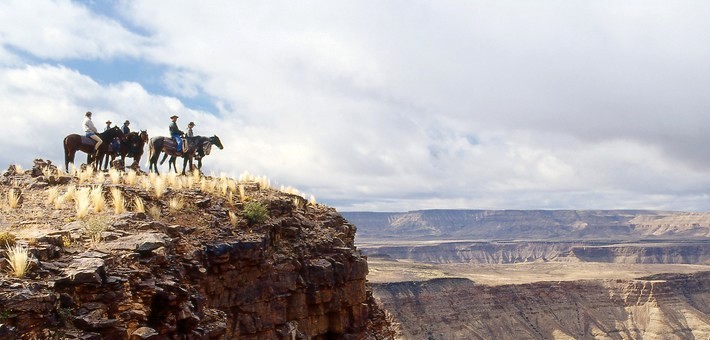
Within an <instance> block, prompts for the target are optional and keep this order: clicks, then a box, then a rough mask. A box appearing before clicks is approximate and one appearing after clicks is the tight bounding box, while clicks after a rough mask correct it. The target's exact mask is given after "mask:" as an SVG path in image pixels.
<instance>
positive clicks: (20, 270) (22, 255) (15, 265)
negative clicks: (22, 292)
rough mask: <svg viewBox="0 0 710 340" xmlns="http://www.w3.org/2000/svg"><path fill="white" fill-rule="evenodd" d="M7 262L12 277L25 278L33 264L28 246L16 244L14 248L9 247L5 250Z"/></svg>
mask: <svg viewBox="0 0 710 340" xmlns="http://www.w3.org/2000/svg"><path fill="white" fill-rule="evenodd" d="M5 254H6V256H7V259H6V260H7V262H8V263H10V271H11V273H12V276H14V277H17V278H23V277H25V274H27V271H28V270H29V269H30V265H31V264H32V255H31V254H30V250H29V248H28V247H27V246H24V245H20V244H15V245H14V246H10V245H7V246H6V248H5Z"/></svg>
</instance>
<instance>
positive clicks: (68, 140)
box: [64, 126, 123, 172]
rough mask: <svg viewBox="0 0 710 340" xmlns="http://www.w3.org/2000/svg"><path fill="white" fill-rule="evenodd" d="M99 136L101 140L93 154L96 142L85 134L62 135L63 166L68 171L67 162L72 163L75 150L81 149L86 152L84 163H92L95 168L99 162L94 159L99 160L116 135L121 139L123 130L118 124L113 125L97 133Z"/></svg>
mask: <svg viewBox="0 0 710 340" xmlns="http://www.w3.org/2000/svg"><path fill="white" fill-rule="evenodd" d="M97 135H98V136H99V138H101V140H102V141H103V143H101V145H100V146H99V150H98V153H96V154H94V145H96V142H95V141H94V140H93V139H91V138H89V137H86V136H83V135H78V134H75V133H73V134H70V135H68V136H66V137H64V168H65V170H66V171H67V172H68V171H69V163H72V164H74V156H75V155H76V152H77V151H83V152H85V153H86V155H87V156H86V164H91V163H92V162H93V163H94V169H97V166H98V165H100V164H98V163H99V162H96V160H99V161H100V160H101V159H102V158H103V156H104V154H105V153H106V151H107V150H108V145H109V143H110V142H111V141H112V140H113V139H114V138H116V137H119V138H121V139H123V132H122V131H121V129H120V128H119V127H118V126H114V127H112V128H110V129H108V130H106V131H104V132H100V133H97Z"/></svg>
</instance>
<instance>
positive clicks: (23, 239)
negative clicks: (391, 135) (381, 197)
mask: <svg viewBox="0 0 710 340" xmlns="http://www.w3.org/2000/svg"><path fill="white" fill-rule="evenodd" d="M121 176H122V177H120V178H119V179H118V180H116V177H112V176H111V175H110V174H104V173H101V174H99V175H91V176H86V175H82V174H74V175H68V174H63V173H61V172H60V171H57V169H56V167H54V166H53V165H51V164H49V163H47V162H44V161H42V160H36V161H35V166H34V167H33V169H31V170H27V171H21V170H19V169H17V168H15V167H14V166H11V167H10V168H9V169H8V170H7V171H5V173H4V174H3V176H2V177H0V192H2V197H0V199H2V202H3V203H2V205H1V206H2V209H3V210H2V211H3V213H2V216H1V217H0V233H4V238H5V239H6V240H8V241H10V243H12V241H13V240H14V242H15V243H16V244H18V245H21V246H24V247H27V248H28V249H29V250H30V253H31V254H32V260H31V264H30V269H29V271H28V273H27V274H26V275H25V276H24V277H13V276H12V273H11V268H10V267H9V266H8V263H7V261H2V263H3V264H2V265H0V278H1V281H0V338H2V339H6V338H7V339H12V338H20V339H37V338H40V339H44V338H56V339H102V338H103V339H128V338H130V339H167V338H175V339H177V338H180V339H224V338H242V339H264V338H284V339H285V338H289V339H292V338H299V339H301V338H302V339H306V338H309V339H310V338H312V339H326V338H327V339H331V338H342V339H362V338H371V339H383V338H391V337H392V335H393V333H392V332H393V331H392V329H391V328H390V325H389V324H388V322H387V320H386V319H385V313H384V312H383V311H382V310H380V309H379V308H378V307H377V305H376V303H375V302H374V299H373V298H372V294H371V292H370V291H369V290H368V288H367V285H366V275H367V271H368V269H367V262H366V260H365V258H364V257H362V256H360V254H359V252H358V251H357V249H356V248H355V246H354V244H353V240H354V235H355V227H354V226H353V225H351V224H349V223H348V222H347V221H346V220H345V219H343V218H342V217H341V216H340V215H339V214H338V213H337V212H336V211H335V210H334V209H332V208H330V207H326V206H323V205H320V204H315V203H314V202H307V201H306V199H304V198H303V197H300V196H299V195H297V194H293V193H284V192H281V191H278V190H273V189H270V188H267V187H265V185H264V184H263V183H259V182H258V181H254V180H249V179H247V180H234V179H225V178H209V177H204V176H202V177H199V176H195V177H194V181H192V182H188V181H187V180H186V178H185V177H184V176H181V179H180V180H178V181H177V182H175V180H174V179H173V180H168V181H166V182H167V183H169V184H168V185H167V188H166V189H165V190H163V191H161V192H160V194H158V191H156V190H155V188H151V187H150V186H149V185H141V184H138V183H141V181H144V182H143V183H147V182H146V181H147V180H148V179H147V178H148V176H146V174H140V175H139V176H138V178H139V180H138V182H137V183H131V184H129V183H128V181H129V179H128V178H127V177H126V174H122V175H121ZM188 177H189V176H188ZM198 183H201V184H198ZM205 183H208V184H205ZM88 187H91V188H99V189H98V190H99V191H100V192H101V195H102V196H103V197H104V198H105V206H104V207H103V208H101V207H97V206H98V205H101V204H99V203H93V202H92V203H91V207H90V208H89V213H88V214H87V215H86V216H83V215H82V214H81V213H80V212H79V211H80V209H79V208H78V205H79V204H78V202H77V199H76V198H74V199H73V200H72V199H71V198H67V197H68V196H71V195H69V194H68V192H69V191H72V190H77V191H78V190H81V188H88ZM236 188H239V189H238V190H236ZM111 189H114V190H115V189H118V190H119V191H120V193H121V195H122V197H123V199H124V200H125V201H126V202H127V203H126V207H127V209H126V211H120V210H122V209H119V210H116V209H115V208H114V205H113V201H112V200H113V198H112V197H113V196H112V194H111ZM86 190H88V189H86ZM53 191H56V193H54V194H53ZM18 194H19V198H20V199H19V202H18V204H17V206H13V204H11V203H10V202H11V201H12V200H11V196H15V195H18ZM57 194H58V196H59V197H60V198H55V199H54V200H52V196H53V195H57ZM62 197H63V198H64V199H65V200H66V201H65V202H61V199H62ZM136 198H140V200H141V201H142V202H143V203H144V204H145V208H144V210H145V211H146V212H143V211H141V210H142V209H139V208H138V207H136V206H134V205H133V202H135V201H136ZM58 200H59V201H58ZM173 202H182V207H176V205H174V204H173ZM255 204H256V205H258V206H261V207H263V208H264V209H265V214H264V216H263V217H264V218H263V219H260V218H258V217H259V216H257V218H255V217H254V212H253V210H252V209H251V208H253V207H254V206H255ZM250 207H251V208H250ZM156 210H157V211H159V213H158V212H156ZM257 210H258V209H257ZM257 215H258V214H257ZM0 235H2V234H0ZM7 252H8V251H7V250H6V248H3V250H2V251H0V256H1V257H2V258H5V257H7V254H6V253H7Z"/></svg>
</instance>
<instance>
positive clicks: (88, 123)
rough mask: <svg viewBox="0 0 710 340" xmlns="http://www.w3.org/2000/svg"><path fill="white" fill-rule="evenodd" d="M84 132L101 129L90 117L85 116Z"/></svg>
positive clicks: (94, 131) (96, 131)
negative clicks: (97, 127)
mask: <svg viewBox="0 0 710 340" xmlns="http://www.w3.org/2000/svg"><path fill="white" fill-rule="evenodd" d="M84 132H87V133H88V132H93V133H99V131H98V130H96V126H94V122H92V121H91V118H89V117H86V118H84Z"/></svg>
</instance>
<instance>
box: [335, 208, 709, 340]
mask: <svg viewBox="0 0 710 340" xmlns="http://www.w3.org/2000/svg"><path fill="white" fill-rule="evenodd" d="M342 214H343V215H344V216H345V217H346V218H347V219H348V220H349V221H350V222H351V223H353V224H355V225H356V226H357V227H358V231H357V237H356V245H357V246H358V248H359V249H360V250H361V252H362V253H363V254H364V255H365V256H366V257H367V258H368V266H369V274H368V281H370V282H371V283H372V286H373V291H374V296H375V298H376V299H377V301H379V302H380V304H381V305H382V306H383V308H385V310H386V311H387V312H388V313H390V314H391V316H392V319H393V320H394V322H396V323H397V324H398V329H399V335H398V338H402V339H496V338H497V339H707V338H710V314H709V313H710V310H709V309H708V306H710V289H709V288H710V239H709V238H708V235H709V234H708V232H709V230H710V227H709V226H710V214H707V213H689V212H664V211H644V210H634V211H630V210H621V211H614V210H605V211H519V210H505V211H482V210H472V211H468V210H431V211H430V210H426V211H416V212H407V213H371V212H355V213H348V212H346V213H342Z"/></svg>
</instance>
